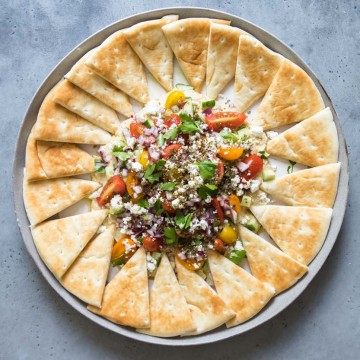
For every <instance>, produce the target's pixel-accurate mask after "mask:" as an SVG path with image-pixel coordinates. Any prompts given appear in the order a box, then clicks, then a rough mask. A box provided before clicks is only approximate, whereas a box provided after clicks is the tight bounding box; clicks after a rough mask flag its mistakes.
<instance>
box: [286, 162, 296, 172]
mask: <svg viewBox="0 0 360 360" xmlns="http://www.w3.org/2000/svg"><path fill="white" fill-rule="evenodd" d="M289 163H290V165H289V166H288V168H287V173H288V174H292V173H293V172H294V165H296V162H295V161H291V160H289Z"/></svg>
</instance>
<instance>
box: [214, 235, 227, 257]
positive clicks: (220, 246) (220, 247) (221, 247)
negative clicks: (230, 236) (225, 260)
mask: <svg viewBox="0 0 360 360" xmlns="http://www.w3.org/2000/svg"><path fill="white" fill-rule="evenodd" d="M214 248H215V250H216V251H217V252H219V253H220V254H225V251H226V247H225V243H224V242H223V241H222V240H221V239H219V238H215V239H214Z"/></svg>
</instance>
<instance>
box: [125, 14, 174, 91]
mask: <svg viewBox="0 0 360 360" xmlns="http://www.w3.org/2000/svg"><path fill="white" fill-rule="evenodd" d="M178 18H179V16H178V15H168V16H164V17H163V18H161V19H156V20H150V21H144V22H140V23H138V24H136V25H134V26H132V27H131V28H128V29H126V30H124V34H125V37H126V40H127V41H128V42H129V44H130V45H131V47H132V48H133V50H134V51H135V52H136V54H137V55H138V56H139V58H140V60H141V61H142V62H143V63H144V65H145V66H146V68H147V69H148V70H149V71H150V73H151V74H152V75H153V76H154V78H155V79H156V80H157V81H158V82H159V84H160V85H161V86H162V87H163V88H164V89H165V90H166V91H171V89H172V87H173V71H174V64H173V57H174V55H173V52H172V50H171V48H170V46H169V44H168V42H167V40H166V37H165V35H164V33H163V31H162V30H161V28H162V27H163V26H164V25H166V24H169V23H172V22H174V21H176V20H177V19H178Z"/></svg>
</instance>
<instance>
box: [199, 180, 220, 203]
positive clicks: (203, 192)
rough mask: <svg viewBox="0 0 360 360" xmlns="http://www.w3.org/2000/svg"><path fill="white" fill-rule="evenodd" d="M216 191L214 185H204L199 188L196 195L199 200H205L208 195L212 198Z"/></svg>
mask: <svg viewBox="0 0 360 360" xmlns="http://www.w3.org/2000/svg"><path fill="white" fill-rule="evenodd" d="M216 190H217V186H216V185H212V184H204V185H201V186H200V188H199V190H198V195H199V197H200V199H202V200H205V199H206V198H207V197H208V195H210V196H211V197H212V196H214V195H215V194H216Z"/></svg>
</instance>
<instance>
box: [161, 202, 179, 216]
mask: <svg viewBox="0 0 360 360" xmlns="http://www.w3.org/2000/svg"><path fill="white" fill-rule="evenodd" d="M162 207H163V208H164V210H165V211H167V212H168V213H169V214H175V213H176V211H175V209H174V208H173V207H172V205H171V204H170V202H169V201H168V200H164V201H163V202H162Z"/></svg>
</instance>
